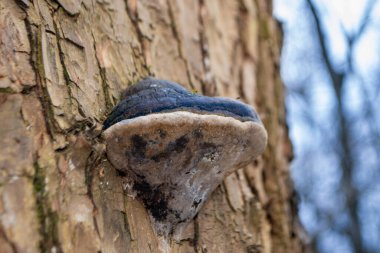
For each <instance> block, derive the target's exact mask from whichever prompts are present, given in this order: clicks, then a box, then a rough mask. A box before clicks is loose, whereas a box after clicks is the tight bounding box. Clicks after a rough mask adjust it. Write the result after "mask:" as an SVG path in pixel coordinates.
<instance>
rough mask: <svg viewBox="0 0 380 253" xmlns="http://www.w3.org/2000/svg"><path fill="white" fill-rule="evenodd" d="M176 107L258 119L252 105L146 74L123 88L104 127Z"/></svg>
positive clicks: (176, 109) (242, 119) (191, 110)
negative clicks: (138, 80)
mask: <svg viewBox="0 0 380 253" xmlns="http://www.w3.org/2000/svg"><path fill="white" fill-rule="evenodd" d="M179 110H182V111H190V112H194V113H199V114H216V115H220V116H228V117H233V118H236V119H238V120H240V121H255V122H260V119H259V117H258V115H257V113H256V112H255V111H254V109H253V108H252V107H250V106H248V105H246V104H244V103H241V102H239V101H236V100H233V99H229V98H221V97H207V96H202V95H198V94H194V93H192V92H190V91H188V90H186V89H185V88H183V87H182V86H180V85H178V84H176V83H174V82H170V81H166V80H158V79H154V78H150V77H148V78H146V79H144V80H142V81H140V82H138V83H137V84H135V85H132V86H131V87H129V88H128V89H127V90H126V91H125V93H124V98H123V100H122V101H121V102H120V103H119V104H118V105H117V106H116V107H115V108H114V109H113V110H112V112H111V113H110V115H109V116H108V118H107V119H106V121H105V122H104V127H103V129H104V130H105V129H107V128H109V127H110V126H112V125H114V124H116V123H118V122H120V121H122V120H125V119H132V118H136V117H139V116H145V115H148V114H151V113H161V112H170V111H179Z"/></svg>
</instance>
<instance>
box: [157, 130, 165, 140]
mask: <svg viewBox="0 0 380 253" xmlns="http://www.w3.org/2000/svg"><path fill="white" fill-rule="evenodd" d="M158 134H159V135H160V137H161V138H165V137H166V135H167V133H166V132H165V131H164V130H162V129H159V130H158Z"/></svg>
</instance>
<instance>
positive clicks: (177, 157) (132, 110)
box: [104, 78, 267, 235]
mask: <svg viewBox="0 0 380 253" xmlns="http://www.w3.org/2000/svg"><path fill="white" fill-rule="evenodd" d="M104 129H105V131H104V137H105V140H106V146H107V156H108V159H109V160H110V161H111V163H112V164H113V166H114V167H115V168H116V169H117V170H119V171H122V172H123V174H126V176H127V177H129V178H130V179H131V180H132V181H133V189H134V190H135V191H136V193H137V196H138V197H139V198H140V199H141V200H142V201H143V202H144V204H145V206H146V208H147V209H148V211H149V213H150V215H151V217H152V218H153V220H154V222H155V225H156V226H155V227H156V230H157V232H158V233H159V234H161V235H168V234H170V233H173V232H174V231H175V230H176V229H178V228H181V227H183V225H185V224H186V223H187V222H188V221H189V220H191V219H192V218H193V217H194V216H195V215H196V214H197V213H198V211H199V209H200V208H201V207H202V205H203V203H204V202H205V200H206V199H207V198H208V196H209V195H210V194H211V193H212V191H214V190H215V188H216V187H217V186H218V185H219V184H220V183H221V182H222V180H223V179H224V178H225V177H226V176H227V175H229V174H230V173H232V172H234V171H235V170H236V169H238V168H240V167H243V166H245V165H247V164H248V163H250V162H252V161H253V160H254V159H255V158H256V157H257V156H259V155H260V154H261V153H262V152H263V151H264V148H265V146H266V141H267V134H266V131H265V129H264V127H263V125H262V123H261V121H260V119H259V117H258V115H257V113H256V112H255V111H254V109H253V108H252V107H251V106H249V105H246V104H244V103H241V102H239V101H235V100H232V99H227V98H218V97H207V96H201V95H197V94H193V93H191V92H189V91H187V90H186V89H184V88H183V87H181V86H180V85H178V84H175V83H172V82H169V81H163V80H157V79H153V78H147V79H144V80H142V81H140V82H139V83H137V84H135V85H133V86H131V87H130V88H128V89H127V91H126V92H125V95H124V98H123V100H122V101H121V102H120V103H119V104H118V105H117V106H116V107H115V108H114V110H113V111H112V112H111V114H110V115H109V117H108V118H107V120H106V121H105V122H104Z"/></svg>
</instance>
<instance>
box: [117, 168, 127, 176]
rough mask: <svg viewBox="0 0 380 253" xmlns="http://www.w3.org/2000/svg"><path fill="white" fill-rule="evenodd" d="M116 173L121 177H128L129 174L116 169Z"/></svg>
mask: <svg viewBox="0 0 380 253" xmlns="http://www.w3.org/2000/svg"><path fill="white" fill-rule="evenodd" d="M116 173H117V175H118V176H119V177H126V176H127V173H126V172H125V171H122V170H119V169H116Z"/></svg>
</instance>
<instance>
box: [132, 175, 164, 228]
mask: <svg viewBox="0 0 380 253" xmlns="http://www.w3.org/2000/svg"><path fill="white" fill-rule="evenodd" d="M133 189H134V190H135V191H137V193H138V194H139V196H140V198H142V200H143V201H144V204H145V206H146V208H147V209H148V210H149V212H150V213H151V214H152V216H153V217H154V218H155V219H156V220H158V221H162V220H165V218H166V217H167V215H168V211H169V209H168V202H167V198H166V196H165V195H163V194H162V192H160V188H159V187H158V188H153V187H151V186H150V184H148V183H147V182H145V181H139V182H135V184H134V185H133Z"/></svg>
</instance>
